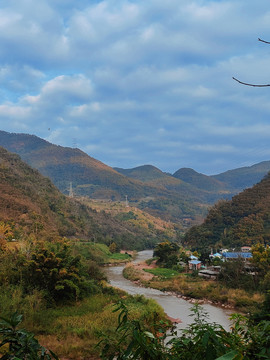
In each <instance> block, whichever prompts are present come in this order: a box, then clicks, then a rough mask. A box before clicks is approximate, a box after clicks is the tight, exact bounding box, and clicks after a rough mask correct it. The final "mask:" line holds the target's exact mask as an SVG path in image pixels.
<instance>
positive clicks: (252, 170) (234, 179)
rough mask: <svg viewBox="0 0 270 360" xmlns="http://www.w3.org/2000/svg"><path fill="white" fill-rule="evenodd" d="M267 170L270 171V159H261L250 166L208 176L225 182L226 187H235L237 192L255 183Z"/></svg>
mask: <svg viewBox="0 0 270 360" xmlns="http://www.w3.org/2000/svg"><path fill="white" fill-rule="evenodd" d="M268 171H270V161H262V162H260V163H258V164H255V165H252V166H245V167H241V168H238V169H234V170H228V171H226V172H224V173H221V174H218V175H212V176H210V177H211V178H212V179H216V180H218V181H221V182H223V183H225V184H226V185H227V187H228V189H235V190H236V191H237V192H238V191H240V190H243V189H245V188H247V187H251V186H253V185H255V184H257V183H258V182H259V181H261V179H262V178H263V177H264V176H265V175H266V174H267V173H268Z"/></svg>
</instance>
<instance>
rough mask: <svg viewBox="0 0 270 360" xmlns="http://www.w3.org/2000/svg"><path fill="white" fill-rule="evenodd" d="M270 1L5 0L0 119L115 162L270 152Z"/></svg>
mask: <svg viewBox="0 0 270 360" xmlns="http://www.w3.org/2000/svg"><path fill="white" fill-rule="evenodd" d="M258 38H261V39H264V40H266V41H270V7H269V0H256V1H254V0H252V1H251V0H215V1H208V0H166V1H164V0H138V1H136V0H104V1H90V0H88V1H86V0H80V1H75V0H47V1H45V0H38V1H37V0H0V84H1V85H0V130H4V131H8V132H13V133H28V134H33V135H36V136H39V137H41V138H43V139H46V140H48V141H49V142H51V143H53V144H57V145H61V146H68V147H78V148H80V149H81V150H83V151H85V152H86V153H87V154H89V155H90V156H92V157H94V158H96V159H98V160H100V161H102V162H104V163H105V164H107V165H109V166H112V167H121V168H133V167H136V166H140V165H144V164H151V165H154V166H156V167H158V168H159V169H161V170H162V171H165V172H169V173H174V172H175V171H177V170H178V169H180V168H182V167H188V168H193V169H194V170H196V171H198V172H201V173H204V174H208V175H211V174H218V173H220V172H223V171H226V170H229V169H234V168H238V167H242V166H250V165H253V164H255V163H259V162H261V161H265V160H270V147H269V138H270V101H269V100H270V87H264V88H257V87H248V86H244V85H241V84H239V83H237V82H236V81H234V80H233V79H232V77H233V76H234V77H236V78H238V79H240V80H241V81H244V82H249V83H255V84H268V83H270V45H268V44H265V43H262V42H260V41H258Z"/></svg>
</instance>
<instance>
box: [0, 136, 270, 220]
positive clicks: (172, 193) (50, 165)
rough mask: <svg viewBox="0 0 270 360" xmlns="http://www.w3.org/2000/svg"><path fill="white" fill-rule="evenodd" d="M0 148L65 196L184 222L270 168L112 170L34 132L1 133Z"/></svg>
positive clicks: (198, 216)
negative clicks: (115, 203) (125, 204)
mask: <svg viewBox="0 0 270 360" xmlns="http://www.w3.org/2000/svg"><path fill="white" fill-rule="evenodd" d="M0 146H2V147H4V148H6V149H7V150H8V151H10V152H13V153H16V154H18V155H20V157H21V158H22V160H23V161H25V162H26V163H28V164H29V165H30V166H31V167H33V168H35V169H37V170H38V171H39V172H40V173H41V174H43V175H44V176H46V177H49V178H50V179H51V180H52V182H53V183H54V185H55V186H56V187H58V189H60V191H61V192H62V193H64V194H68V193H69V191H70V189H71V186H72V190H73V192H74V193H75V195H76V196H79V197H81V196H87V197H90V198H92V199H102V200H107V201H124V200H125V199H128V201H129V203H130V204H132V205H135V206H136V207H138V208H141V209H144V210H145V211H147V212H149V213H150V214H152V215H154V216H158V217H161V218H163V219H165V220H171V221H174V222H178V223H181V224H183V225H188V226H190V225H192V224H194V223H200V222H202V220H203V218H204V216H205V215H206V213H207V209H208V208H209V206H210V205H212V204H214V203H215V202H216V201H217V200H219V199H230V198H231V197H232V196H233V195H235V194H237V193H238V192H240V191H241V190H243V189H245V188H247V187H251V186H252V185H253V184H255V183H257V182H258V181H260V180H261V179H262V177H263V176H265V175H266V174H267V172H268V171H269V170H270V161H265V162H262V163H260V164H256V165H253V166H250V167H243V168H239V169H235V170H230V171H227V172H224V173H222V174H218V175H213V176H207V175H204V174H200V173H198V172H196V171H195V170H193V169H187V168H181V169H179V170H178V171H176V172H175V173H174V174H168V173H165V172H162V171H161V170H160V169H158V168H156V167H154V166H152V165H144V166H139V167H136V168H133V169H121V168H112V167H110V166H108V165H106V164H104V163H102V162H100V161H99V160H96V159H94V158H92V157H91V156H89V155H87V154H86V153H84V152H83V151H81V150H79V149H74V148H69V147H62V146H58V145H54V144H51V143H49V142H48V141H46V140H43V139H41V138H39V137H37V136H34V135H29V134H16V133H8V132H4V131H0Z"/></svg>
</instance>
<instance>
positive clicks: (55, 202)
mask: <svg viewBox="0 0 270 360" xmlns="http://www.w3.org/2000/svg"><path fill="white" fill-rule="evenodd" d="M0 204H1V206H0V240H1V238H2V236H3V235H4V234H3V232H2V231H3V229H5V227H4V224H8V225H9V226H10V227H11V228H12V233H13V237H14V238H15V239H16V240H20V239H21V238H25V237H29V238H31V239H32V240H52V239H55V238H58V237H68V238H79V239H85V240H92V241H94V242H101V243H105V244H106V245H109V244H111V243H112V241H114V242H115V243H116V245H117V246H118V247H121V248H122V249H131V248H132V249H137V250H140V249H144V248H147V247H151V246H153V245H154V244H155V243H156V242H157V241H163V240H166V239H168V237H170V238H175V236H176V230H175V226H174V225H173V224H168V223H166V222H165V221H161V220H158V219H155V218H153V217H151V215H149V214H147V213H144V212H143V211H141V210H139V209H134V208H132V207H128V208H126V207H125V206H123V205H122V204H119V205H118V207H116V206H112V208H111V209H110V208H109V207H108V206H107V205H106V203H105V206H103V207H102V204H99V203H98V202H96V203H93V202H92V203H91V202H90V201H89V200H87V199H76V198H70V197H68V196H65V195H63V194H62V193H61V192H60V191H59V190H58V189H57V187H56V186H55V185H54V184H53V183H52V182H51V180H50V179H49V178H47V177H44V176H43V175H41V174H40V173H39V172H38V171H37V170H35V169H33V168H31V167H30V166H29V165H28V164H26V163H25V162H23V161H22V160H21V158H20V157H19V156H18V155H17V154H14V153H10V152H8V151H7V150H6V149H4V148H2V147H0ZM121 205H122V206H121ZM4 231H5V230H4Z"/></svg>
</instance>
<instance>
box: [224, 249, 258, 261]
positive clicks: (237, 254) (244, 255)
mask: <svg viewBox="0 0 270 360" xmlns="http://www.w3.org/2000/svg"><path fill="white" fill-rule="evenodd" d="M222 256H223V258H224V259H225V260H229V259H239V258H241V259H244V260H247V259H251V258H252V253H250V252H229V251H228V252H224V253H223V254H222Z"/></svg>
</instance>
